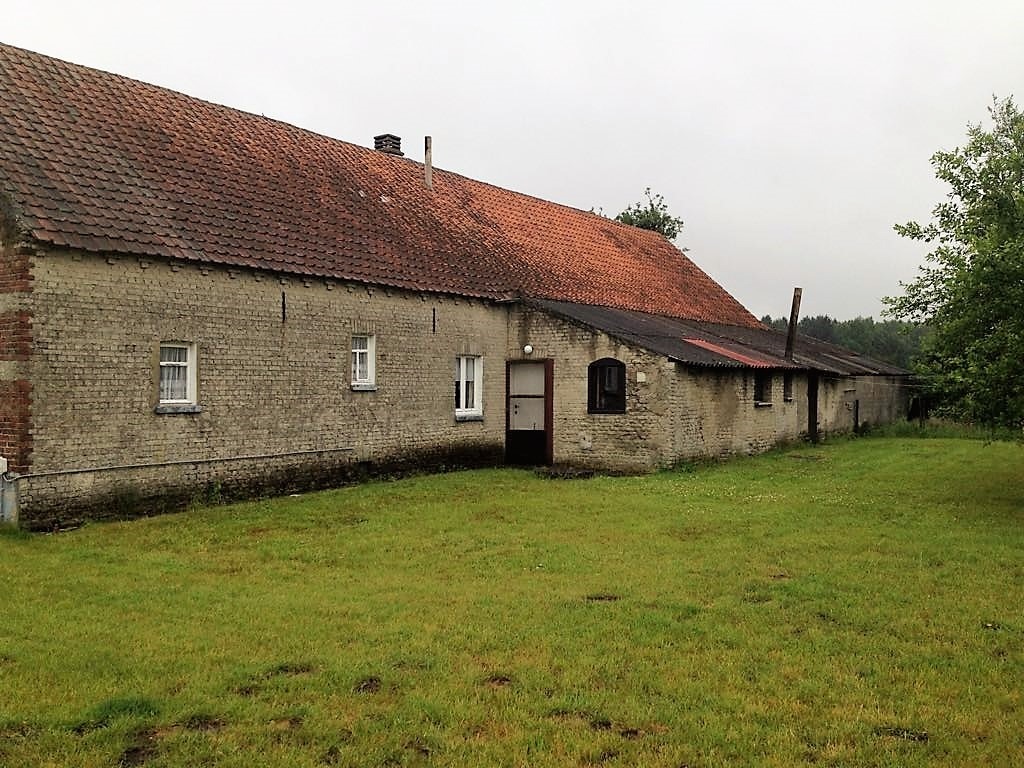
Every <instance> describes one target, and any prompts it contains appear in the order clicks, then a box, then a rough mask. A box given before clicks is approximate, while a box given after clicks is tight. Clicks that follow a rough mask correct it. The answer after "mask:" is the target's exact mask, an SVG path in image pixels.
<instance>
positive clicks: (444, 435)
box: [21, 252, 508, 527]
mask: <svg viewBox="0 0 1024 768" xmlns="http://www.w3.org/2000/svg"><path fill="white" fill-rule="evenodd" d="M34 269H35V271H34V277H35V280H34V294H33V296H34V299H33V300H34V309H35V312H34V317H33V325H32V330H33V334H34V344H35V354H34V355H33V356H32V358H31V361H30V362H29V363H28V366H29V367H30V378H31V381H32V382H33V391H32V400H33V404H34V406H33V407H34V410H33V414H32V417H33V432H34V449H33V454H32V464H31V470H32V473H34V474H36V475H37V477H35V478H30V479H27V480H25V481H22V484H21V519H22V521H23V523H25V524H27V525H31V526H36V527H39V526H49V525H51V524H52V523H54V522H60V521H65V522H66V521H69V520H70V519H74V518H76V517H79V516H81V515H82V514H88V515H89V516H90V517H103V516H105V512H109V513H110V514H121V513H122V507H125V508H126V507H129V506H131V504H130V503H129V502H137V503H136V504H135V506H138V507H141V508H142V509H147V508H150V509H154V510H156V509H159V508H161V505H162V504H164V502H168V503H169V501H171V500H177V501H181V500H183V499H185V498H186V497H189V498H190V497H191V496H193V495H195V493H196V492H197V491H199V492H202V493H206V492H207V491H208V490H209V488H213V489H214V491H216V492H220V490H222V489H233V490H238V491H239V492H244V491H245V490H247V489H248V490H260V489H264V488H265V489H267V490H270V489H271V487H272V486H274V485H275V484H276V485H277V487H280V488H294V487H299V486H300V485H305V486H306V487H314V486H321V485H330V484H333V483H334V482H335V481H336V480H339V479H344V478H346V477H349V476H352V475H357V474H359V473H360V472H362V471H364V469H365V468H367V467H369V466H371V465H375V466H378V467H384V468H389V467H395V468H409V467H416V466H430V465H436V464H449V465H450V464H452V463H460V464H461V463H472V462H474V461H476V462H484V463H488V462H489V463H493V462H495V461H498V460H500V457H501V452H502V449H503V445H504V429H505V417H504V392H505V389H504V386H505V385H504V359H505V348H506V344H507V331H508V322H507V310H506V309H505V308H504V307H497V306H494V305H489V304H485V303H483V302H478V301H470V300H465V299H455V298H450V297H442V296H437V295H427V294H422V295H421V294H415V293H409V292H402V291H390V290H385V289H382V288H368V287H365V286H359V285H349V284H342V283H338V282H332V281H324V280H315V279H311V280H306V281H304V280H302V279H296V278H283V279H282V278H279V277H277V276H274V275H271V274H267V273H259V272H255V271H240V270H227V269H220V268H201V267H200V266H196V265H191V264H177V263H167V262H162V261H152V262H150V261H147V260H139V259H127V258H109V259H107V258H102V257H98V256H92V255H82V254H75V253H62V252H53V253H46V254H41V255H39V256H38V257H37V258H36V259H35V261H34ZM282 296H283V297H284V308H283V310H284V311H282ZM353 333H369V334H373V335H374V336H375V341H376V383H377V389H376V391H353V390H352V389H351V388H350V366H351V363H350V354H351V336H352V334H353ZM161 341H185V342H190V343H193V344H195V345H196V349H197V352H198V377H197V379H198V381H197V384H198V405H199V406H200V407H201V409H202V411H201V412H200V413H193V414H158V413H155V412H154V409H155V407H156V406H157V404H158V399H159V398H158V391H157V384H158V376H159V362H158V361H159V345H160V342H161ZM458 354H474V355H481V356H482V357H483V359H484V385H483V419H482V420H480V421H470V422H457V421H456V420H455V417H454V359H455V356H456V355H458ZM346 449H347V450H346ZM299 452H304V453H301V454H300V453H299ZM268 454H280V455H275V456H268ZM254 456H261V457H264V458H258V459H254V458H245V457H254ZM238 457H242V458H238ZM159 462H186V463H185V464H172V465H170V466H166V467H148V468H136V469H130V470H110V471H104V472H98V473H97V472H88V473H81V474H80V475H67V474H61V475H52V476H50V475H47V474H46V473H49V472H67V471H68V470H73V469H80V468H90V467H111V466H122V465H131V464H150V463H159ZM300 479H301V480H302V481H303V482H299V480H300ZM179 497H180V498H179Z"/></svg>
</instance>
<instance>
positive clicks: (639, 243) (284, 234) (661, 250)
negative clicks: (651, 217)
mask: <svg viewBox="0 0 1024 768" xmlns="http://www.w3.org/2000/svg"><path fill="white" fill-rule="evenodd" d="M0 93H2V94H3V98H2V99H0V198H6V201H5V200H3V199H0V203H5V202H6V205H0V210H3V209H4V208H5V207H6V208H8V209H10V210H12V211H13V213H14V217H15V219H16V221H15V224H16V226H17V227H18V228H19V230H20V232H21V233H22V234H23V235H24V236H27V237H30V238H33V239H35V240H36V241H38V242H41V243H46V244H50V245H54V246H60V247H69V248H77V249H82V250H85V251H93V252H97V253H109V254H125V255H137V256H155V257H167V258H174V259H183V260H188V261H194V262H202V263H211V264H222V265H228V266H244V267H252V268H257V269H270V270H275V271H279V272H285V273H293V274H298V275H309V276H320V277H326V278H337V279H341V280H353V281H360V282H365V283H374V284H379V285H385V286H395V287H400V288H406V289H410V290H417V291H436V292H445V293H454V294H459V295H466V296H478V297H484V298H493V299H506V298H512V297H518V296H525V297H536V298H541V299H554V300H559V301H566V302H574V303H578V304H598V305H603V306H610V307H618V308H620V309H624V310H640V311H648V312H653V313H657V314H659V315H664V316H669V317H678V318H689V319H694V320H702V321H715V322H721V323H730V324H733V325H736V326H746V327H749V328H757V327H759V326H760V323H759V322H758V320H757V318H755V317H754V316H753V315H751V314H750V313H749V312H748V311H747V310H746V309H744V308H743V306H742V305H741V304H740V303H739V302H738V301H736V299H734V298H733V297H732V296H730V295H729V294H728V293H727V292H726V291H725V290H724V289H723V288H722V287H721V286H720V285H718V283H716V282H715V281H714V280H712V279H711V278H710V277H709V276H708V275H707V274H705V273H704V272H703V271H702V270H701V269H700V268H698V267H697V266H696V265H695V264H694V263H693V262H692V261H691V260H690V259H689V258H687V257H686V256H685V255H684V254H683V253H682V252H680V251H679V250H678V249H677V248H675V246H673V245H672V244H671V243H670V242H669V241H668V240H666V239H665V238H664V237H662V236H661V235H659V234H657V233H654V232H648V231H646V230H642V229H637V228H635V227H631V226H627V225H625V224H620V223H619V222H616V221H614V220H611V219H607V218H604V217H603V216H599V215H596V214H593V213H587V212H585V211H580V210H577V209H574V208H569V207H566V206H563V205H558V204H555V203H551V202H547V201H545V200H540V199H537V198H535V197H530V196H528V195H523V194H519V193H516V192H511V191H509V190H507V189H501V188H499V187H495V186H492V185H490V184H485V183H483V182H479V181H474V180H472V179H468V178H466V177H464V176H460V175H458V174H456V173H451V172H449V171H445V170H442V169H434V173H433V188H432V189H427V188H426V186H425V184H424V181H423V175H424V169H423V165H422V164H421V163H418V162H415V161H413V160H410V159H408V158H403V157H397V156H395V155H391V154H386V153H384V152H379V151H375V150H373V149H369V148H367V147H362V146H358V145H355V144H350V143H347V142H343V141H338V140H336V139H332V138H328V137H326V136H322V135H319V134H316V133H313V132H311V131H306V130H303V129H300V128H296V127H294V126H291V125H288V124H286V123H283V122H279V121H277V120H271V119H268V118H265V117H262V116H260V115H254V114H249V113H246V112H241V111H239V110H235V109H231V108H228V107H223V106H219V105H217V104H211V103H208V102H205V101H201V100H199V99H195V98H191V97H189V96H185V95H183V94H180V93H176V92H174V91H170V90H167V89H165V88H159V87H156V86H153V85H148V84H146V83H142V82H139V81H136V80H130V79H128V78H125V77H121V76H118V75H113V74H109V73H106V72H101V71H98V70H95V69H90V68H88V67H83V66H78V65H75V64H69V63H67V62H64V61H60V60H57V59H53V58H50V57H47V56H42V55H40V54H36V53H31V52H29V51H25V50H22V49H19V48H14V47H11V46H7V45H0Z"/></svg>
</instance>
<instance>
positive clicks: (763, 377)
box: [754, 371, 772, 405]
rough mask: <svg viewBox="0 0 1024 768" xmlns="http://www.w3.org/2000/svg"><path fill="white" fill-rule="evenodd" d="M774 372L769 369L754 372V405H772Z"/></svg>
mask: <svg viewBox="0 0 1024 768" xmlns="http://www.w3.org/2000/svg"><path fill="white" fill-rule="evenodd" d="M771 402H772V374H771V372H769V371H757V372H755V373H754V405H771Z"/></svg>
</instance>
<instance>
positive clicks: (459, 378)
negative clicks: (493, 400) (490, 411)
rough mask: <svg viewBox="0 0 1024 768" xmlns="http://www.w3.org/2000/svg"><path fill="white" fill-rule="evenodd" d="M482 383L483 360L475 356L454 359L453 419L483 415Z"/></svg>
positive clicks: (461, 356) (462, 356)
mask: <svg viewBox="0 0 1024 768" xmlns="http://www.w3.org/2000/svg"><path fill="white" fill-rule="evenodd" d="M483 381H484V361H483V358H481V357H478V356H475V355H460V356H459V357H456V358H455V418H457V419H458V418H464V419H465V418H474V417H480V416H482V415H483V402H482V400H481V394H482V393H481V387H482V386H483Z"/></svg>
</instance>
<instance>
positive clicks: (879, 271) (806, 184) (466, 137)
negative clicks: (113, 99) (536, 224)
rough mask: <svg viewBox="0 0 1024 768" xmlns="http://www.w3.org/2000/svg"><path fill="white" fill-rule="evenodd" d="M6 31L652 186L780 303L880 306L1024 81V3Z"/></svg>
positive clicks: (499, 179) (495, 173) (716, 273)
mask: <svg viewBox="0 0 1024 768" xmlns="http://www.w3.org/2000/svg"><path fill="white" fill-rule="evenodd" d="M0 40H2V41H3V42H5V43H9V44H12V45H17V46H21V47H23V48H28V49H31V50H34V51H38V52H40V53H45V54H48V55H51V56H56V57H58V58H62V59H67V60H69V61H73V62H75V63H79V64H85V65H88V66H92V67H97V68H99V69H104V70H108V71H112V72H116V73H118V74H122V75H127V76H129V77H134V78H137V79H139V80H144V81H147V82H150V83H155V84H158V85H162V86H166V87H169V88H173V89H175V90H178V91H183V92H185V93H187V94H190V95H193V96H198V97H200V98H203V99H207V100H209V101H214V102H217V103H221V104H227V105H229V106H232V107H238V108H240V109H245V110H248V111H251V112H256V113H261V114H264V115H267V116H268V117H274V118H277V119H280V120H284V121H286V122H289V123H292V124H295V125H298V126H301V127H303V128H309V129H311V130H315V131H318V132H320V133H324V134H327V135H329V136H333V137H336V138H339V139H344V140H346V141H351V142H354V143H357V144H363V145H367V146H372V144H373V140H372V137H373V136H374V135H376V134H378V133H385V132H388V133H396V134H398V135H400V136H401V137H402V139H403V149H404V150H405V153H406V155H407V156H408V157H412V158H414V159H417V160H422V153H423V136H424V135H426V134H430V135H432V136H433V137H434V162H435V165H437V166H439V167H441V168H445V169H447V170H451V171H456V172H459V173H462V174H465V175H467V176H471V177H473V178H476V179H480V180H483V181H487V182H490V183H493V184H497V185H499V186H503V187H507V188H509V189H514V190H517V191H520V192H525V193H528V194H531V195H535V196H537V197H542V198H545V199H548V200H554V201H557V202H560V203H565V204H568V205H572V206H576V207H578V208H583V209H585V210H587V209H590V208H595V209H601V210H603V211H604V213H605V214H607V215H615V214H616V213H618V212H619V211H621V210H622V209H623V208H625V207H626V206H627V205H629V204H630V203H633V202H636V201H638V200H640V199H641V198H642V196H643V191H644V188H645V187H648V186H649V187H651V188H652V190H654V191H655V192H657V193H660V194H662V195H663V196H664V198H665V200H666V202H667V203H668V205H669V207H670V209H671V211H672V212H673V213H674V214H675V215H677V216H680V217H682V218H683V220H684V221H685V227H684V229H683V233H682V234H681V235H680V237H679V238H678V239H677V241H676V242H677V244H678V245H681V246H684V247H687V248H689V249H690V250H689V256H690V257H691V258H692V259H693V260H694V261H696V262H697V264H698V265H699V266H701V267H702V268H703V269H704V270H705V271H707V272H708V273H710V274H711V276H712V277H714V278H715V279H716V280H718V281H719V282H720V283H722V285H724V286H725V288H726V289H727V290H729V291H730V292H731V293H733V295H735V296H736V297H737V298H738V299H739V300H740V301H741V302H743V303H744V304H745V305H746V306H747V308H748V309H750V310H751V311H752V312H754V314H756V315H758V316H759V317H760V316H761V315H764V314H766V313H767V314H772V315H774V316H780V315H788V314H789V304H790V299H791V295H792V289H793V287H794V286H797V285H799V286H802V287H803V289H804V300H803V314H804V315H813V314H830V315H832V316H834V317H838V318H841V319H845V318H850V317H854V316H857V315H875V316H876V317H877V316H878V315H879V313H880V310H881V303H880V298H881V297H882V296H885V295H891V294H893V293H897V292H899V282H900V281H901V280H902V281H907V280H910V279H912V278H913V277H914V274H915V273H916V270H917V266H918V264H920V263H921V261H922V257H923V254H924V250H923V249H922V248H921V247H920V246H919V245H917V244H914V243H910V242H907V241H904V240H901V239H900V238H899V237H898V236H896V234H895V233H894V232H893V230H892V225H893V224H894V223H895V222H897V221H900V222H902V221H906V220H908V219H925V218H928V217H929V215H930V211H931V209H932V207H933V206H934V205H935V204H936V203H937V202H939V200H940V199H941V198H942V197H943V195H945V191H946V190H945V188H944V187H943V186H941V185H940V184H939V183H938V182H937V181H936V180H935V178H934V174H933V171H932V168H931V165H930V164H929V157H930V156H931V154H932V153H933V152H934V151H935V150H937V149H940V148H941V149H952V148H953V147H955V146H958V145H960V144H962V143H963V142H964V138H965V133H966V126H967V124H968V123H977V122H985V121H987V117H988V115H987V111H986V110H987V107H988V105H989V104H990V103H991V100H992V96H993V94H995V95H998V96H1001V97H1002V96H1009V95H1015V96H1016V98H1017V101H1018V103H1019V102H1020V101H1021V100H1024V2H1021V0H974V2H970V3H968V2H966V0H961V2H949V1H948V0H932V1H931V2H925V1H924V0H913V1H912V2H900V0H890V1H889V2H876V1H875V0H859V1H858V2H844V3H836V2H826V1H825V0H819V1H818V2H811V1H808V2H784V1H780V0H775V2H712V1H710V0H708V1H706V2H705V1H704V0H701V1H700V2H693V1H685V0H684V1H681V2H668V1H666V2H645V1H642V0H633V2H631V3H625V2H622V1H621V0H618V1H617V2H606V1H605V0H585V1H582V2H576V1H573V2H561V3H559V2H554V1H553V0H551V1H550V2H537V1H535V0H517V1H516V2H504V3H500V4H491V3H487V2H429V1H428V0H419V1H418V2H417V1H409V0H389V1H388V2H378V3H374V2H370V1H368V0H362V1H361V2H358V3H354V2H344V1H339V2H322V3H317V2H309V1H308V0H291V2H274V3H265V2H255V1H253V2H245V3H217V2H214V0H203V1H201V2H195V1H194V0H175V1H174V2H160V3H156V2H152V3H150V2H144V1H143V0H132V1H131V2H112V1H110V0H89V1H88V2H81V1H78V0H76V1H75V2H70V1H69V2H53V1H51V0H25V1H24V2H18V3H9V4H7V6H6V7H5V9H4V12H3V22H2V26H0Z"/></svg>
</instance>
